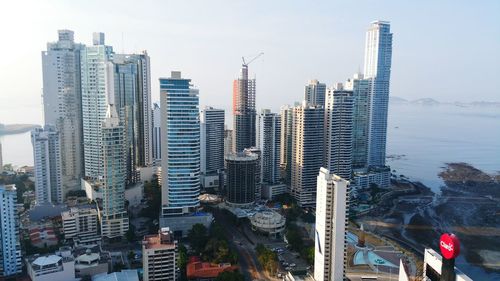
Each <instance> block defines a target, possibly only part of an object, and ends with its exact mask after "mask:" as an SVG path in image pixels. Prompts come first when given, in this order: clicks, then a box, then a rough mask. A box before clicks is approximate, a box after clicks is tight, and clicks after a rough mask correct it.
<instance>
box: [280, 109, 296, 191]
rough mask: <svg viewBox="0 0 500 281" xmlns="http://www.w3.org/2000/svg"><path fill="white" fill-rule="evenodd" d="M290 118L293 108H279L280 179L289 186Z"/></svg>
mask: <svg viewBox="0 0 500 281" xmlns="http://www.w3.org/2000/svg"><path fill="white" fill-rule="evenodd" d="M292 116H293V108H292V107H290V106H288V105H285V106H283V107H281V110H280V119H281V129H280V170H281V171H280V174H281V179H282V180H283V181H284V182H285V183H287V184H290V182H291V178H292V173H291V171H292V170H291V165H292V128H293V126H292V121H293V119H292Z"/></svg>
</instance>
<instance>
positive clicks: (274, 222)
mask: <svg viewBox="0 0 500 281" xmlns="http://www.w3.org/2000/svg"><path fill="white" fill-rule="evenodd" d="M250 223H251V224H252V230H254V231H258V232H260V233H264V234H266V235H269V236H274V237H276V236H278V235H281V234H282V233H283V231H284V230H285V223H286V219H285V217H283V216H282V215H280V214H278V213H277V212H275V211H271V210H266V211H261V212H258V213H256V214H255V215H254V216H252V217H251V218H250Z"/></svg>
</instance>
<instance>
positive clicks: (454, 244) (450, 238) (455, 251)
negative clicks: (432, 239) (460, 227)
mask: <svg viewBox="0 0 500 281" xmlns="http://www.w3.org/2000/svg"><path fill="white" fill-rule="evenodd" d="M439 248H440V249H441V254H443V257H444V258H445V259H447V260H449V259H454V258H456V257H458V255H459V254H460V241H458V238H457V237H456V236H455V234H451V233H445V234H443V235H441V239H439Z"/></svg>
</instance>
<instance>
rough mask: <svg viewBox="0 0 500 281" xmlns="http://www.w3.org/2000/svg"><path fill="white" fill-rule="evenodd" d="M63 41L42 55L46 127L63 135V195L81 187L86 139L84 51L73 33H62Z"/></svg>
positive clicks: (67, 31) (52, 44)
mask: <svg viewBox="0 0 500 281" xmlns="http://www.w3.org/2000/svg"><path fill="white" fill-rule="evenodd" d="M58 35H59V40H58V41H57V42H53V43H47V51H43V52H42V71H43V113H44V122H45V124H50V125H54V126H55V127H56V129H57V131H59V133H60V145H61V156H62V157H61V167H62V179H61V181H62V187H63V195H64V194H66V193H67V192H68V191H69V190H76V189H79V187H80V177H81V176H82V174H83V146H82V144H83V137H82V111H81V106H82V104H81V90H80V82H81V79H80V51H81V50H82V49H83V48H85V47H84V45H82V44H78V43H75V42H74V39H73V37H74V34H73V31H71V30H59V31H58Z"/></svg>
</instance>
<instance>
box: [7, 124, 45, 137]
mask: <svg viewBox="0 0 500 281" xmlns="http://www.w3.org/2000/svg"><path fill="white" fill-rule="evenodd" d="M39 127H40V125H36V124H10V125H6V124H0V136H1V135H14V134H21V133H25V132H29V131H31V130H33V129H35V128H39Z"/></svg>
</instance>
